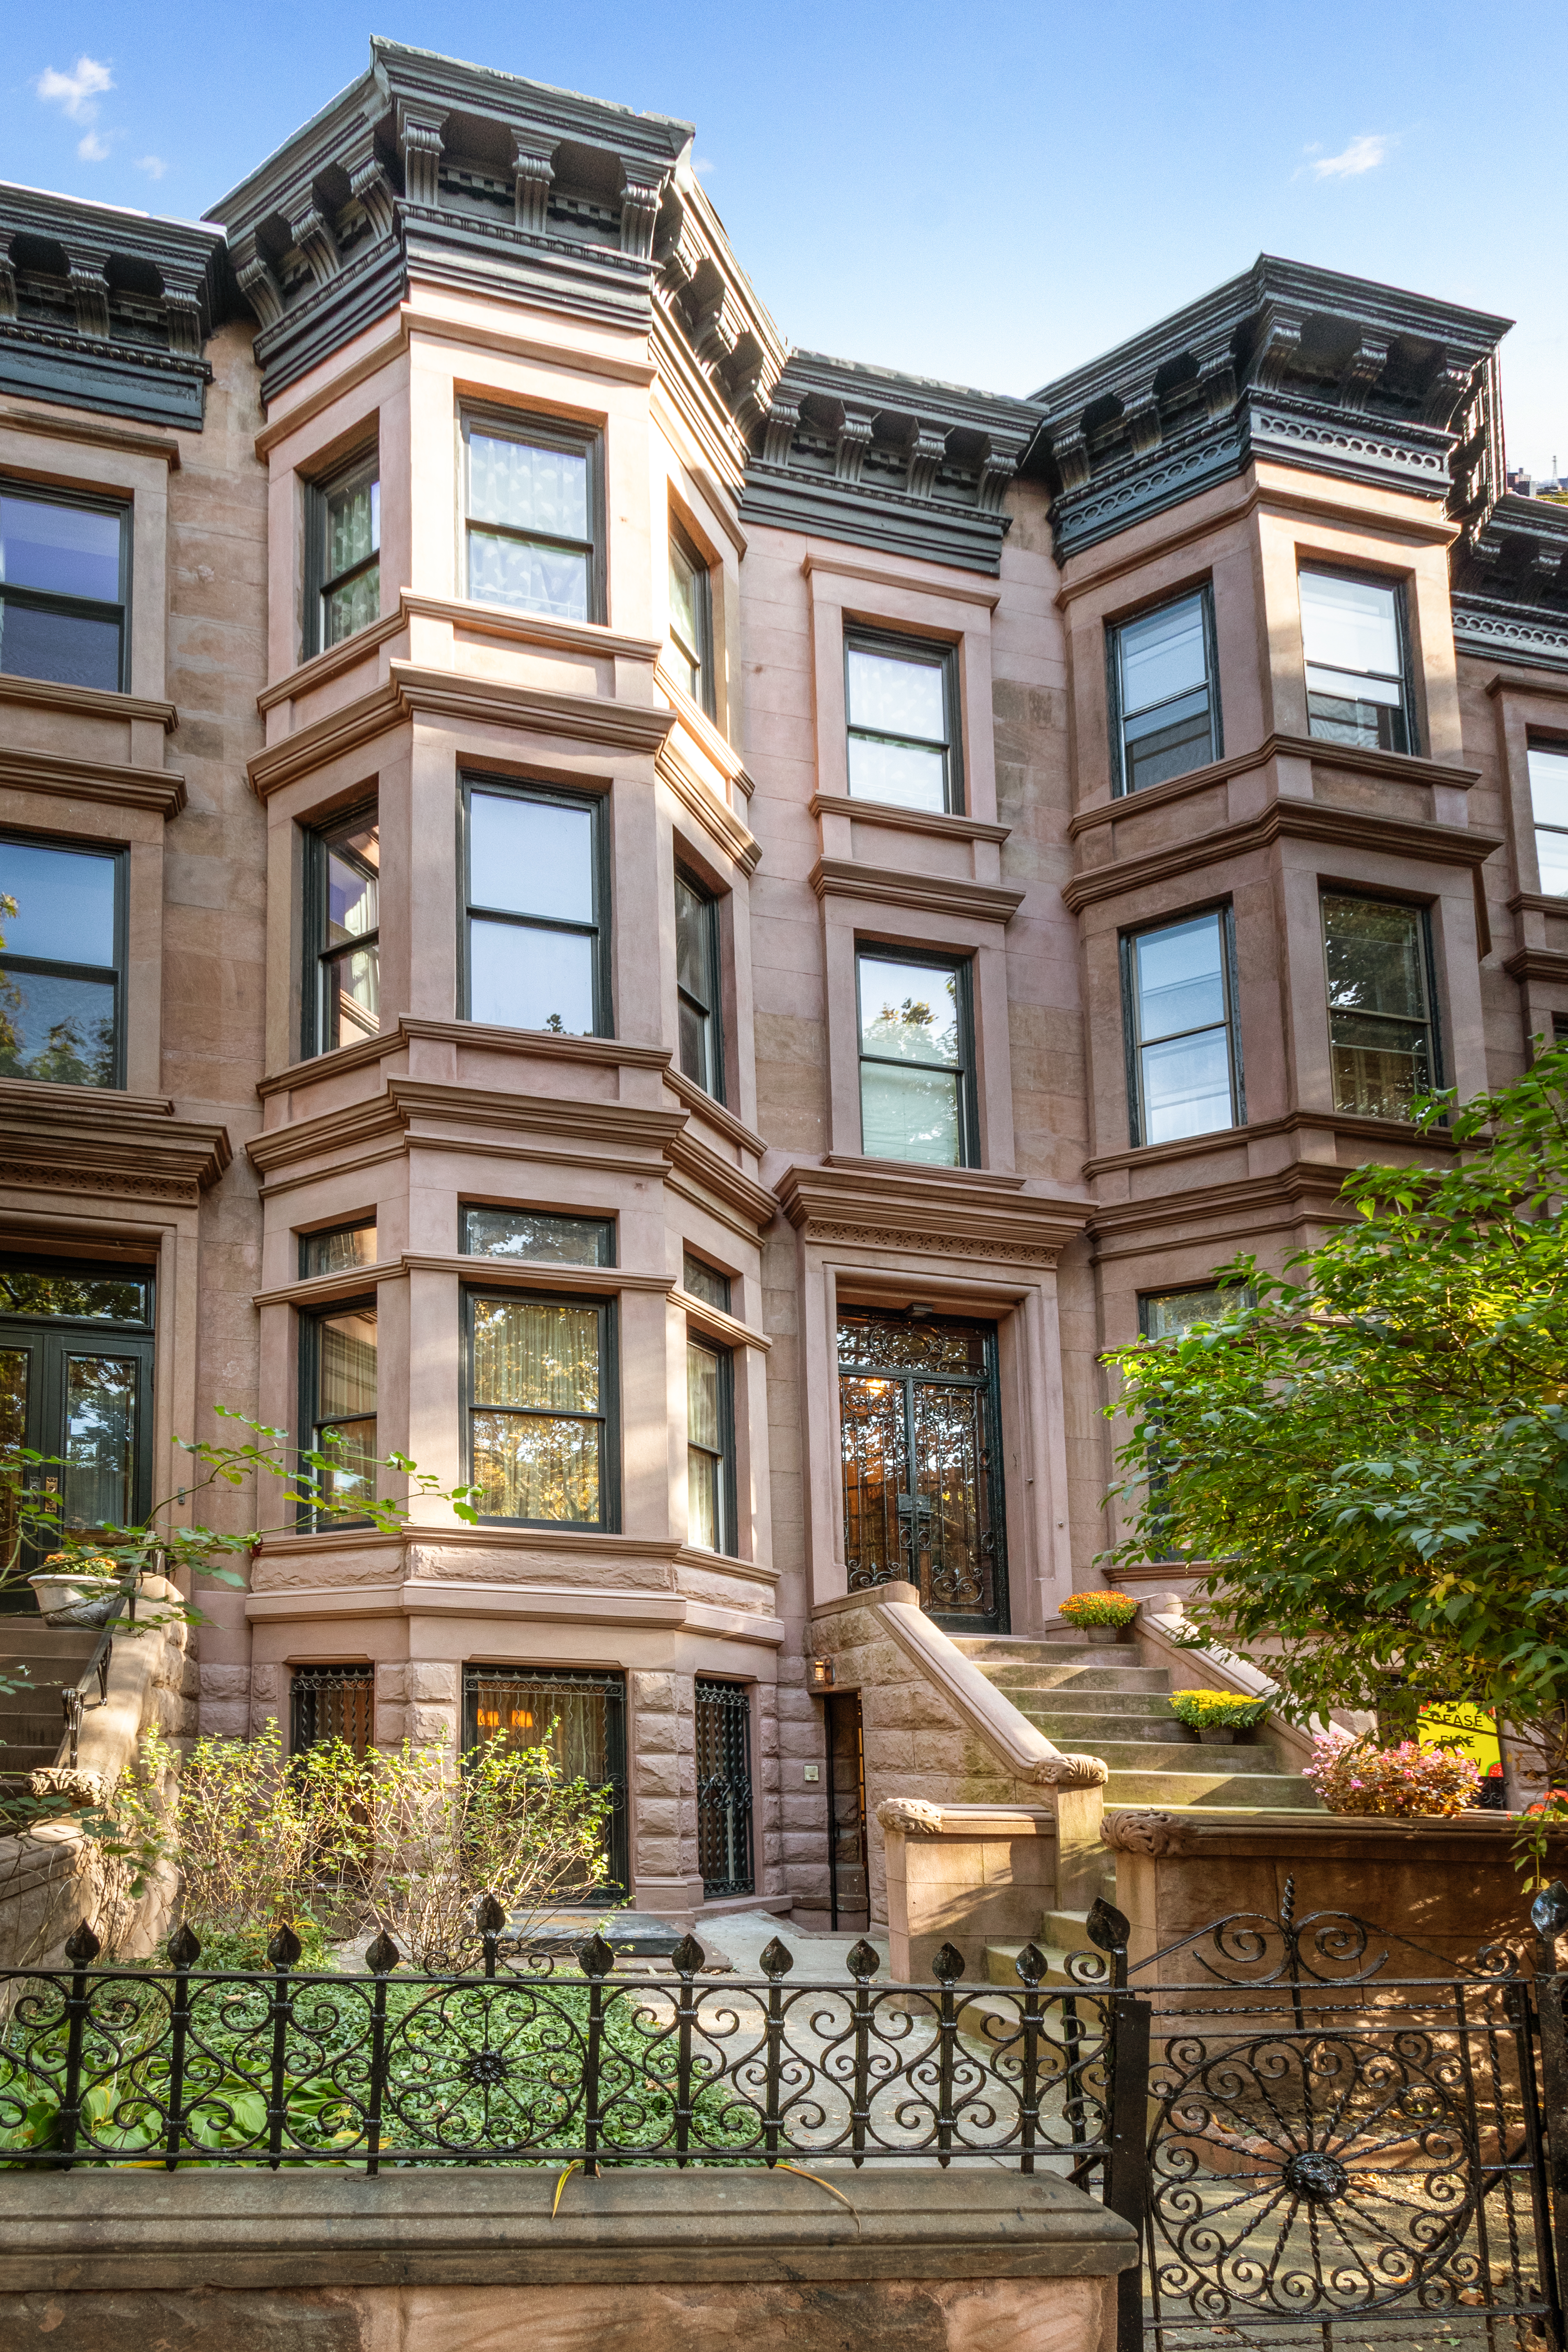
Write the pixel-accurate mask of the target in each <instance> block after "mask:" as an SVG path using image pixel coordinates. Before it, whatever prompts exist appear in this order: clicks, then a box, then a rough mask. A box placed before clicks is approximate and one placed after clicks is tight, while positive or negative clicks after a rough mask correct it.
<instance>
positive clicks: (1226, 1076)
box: [1142, 1029, 1234, 1143]
mask: <svg viewBox="0 0 1568 2352" xmlns="http://www.w3.org/2000/svg"><path fill="white" fill-rule="evenodd" d="M1142 1063H1143V1126H1144V1130H1145V1131H1144V1136H1143V1140H1144V1142H1145V1143H1174V1142H1176V1141H1177V1140H1179V1139H1180V1138H1181V1137H1182V1136H1184V1135H1212V1134H1213V1133H1214V1131H1215V1129H1216V1128H1221V1127H1229V1126H1230V1125H1231V1124H1232V1121H1233V1118H1234V1112H1233V1110H1232V1108H1231V1094H1230V1056H1229V1054H1228V1053H1227V1051H1226V1034H1225V1031H1224V1030H1223V1029H1210V1030H1205V1032H1203V1034H1200V1035H1198V1036H1196V1037H1182V1038H1177V1039H1173V1041H1172V1042H1171V1043H1169V1044H1167V1045H1145V1046H1144V1048H1143V1053H1142Z"/></svg>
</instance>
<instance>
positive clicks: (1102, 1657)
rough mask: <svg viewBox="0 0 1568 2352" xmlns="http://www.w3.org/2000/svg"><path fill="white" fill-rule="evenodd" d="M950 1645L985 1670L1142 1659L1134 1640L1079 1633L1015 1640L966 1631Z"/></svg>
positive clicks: (1097, 1663)
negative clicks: (1047, 1639) (1110, 1639)
mask: <svg viewBox="0 0 1568 2352" xmlns="http://www.w3.org/2000/svg"><path fill="white" fill-rule="evenodd" d="M953 1647H954V1648H955V1649H959V1650H962V1651H963V1654H964V1656H965V1657H966V1658H971V1659H973V1662H974V1664H976V1665H977V1666H979V1667H980V1668H981V1669H982V1670H983V1671H984V1673H986V1674H990V1673H991V1671H992V1670H993V1668H994V1667H998V1666H999V1667H1003V1668H1006V1667H1011V1666H1053V1667H1054V1666H1061V1665H1086V1664H1094V1665H1114V1664H1116V1663H1117V1661H1118V1660H1119V1659H1121V1660H1124V1661H1125V1662H1126V1664H1128V1665H1131V1666H1135V1665H1137V1664H1140V1663H1141V1661H1140V1658H1139V1653H1138V1645H1137V1643H1135V1642H1093V1641H1090V1640H1089V1636H1088V1635H1087V1634H1082V1633H1075V1634H1074V1635H1072V1637H1071V1638H1070V1639H1069V1640H1065V1641H1060V1642H1015V1641H1013V1640H1011V1639H1009V1638H1008V1637H1007V1636H1006V1635H1005V1634H991V1635H988V1636H985V1637H984V1638H982V1637H981V1636H979V1635H975V1634H965V1635H963V1637H961V1638H955V1640H954V1643H953Z"/></svg>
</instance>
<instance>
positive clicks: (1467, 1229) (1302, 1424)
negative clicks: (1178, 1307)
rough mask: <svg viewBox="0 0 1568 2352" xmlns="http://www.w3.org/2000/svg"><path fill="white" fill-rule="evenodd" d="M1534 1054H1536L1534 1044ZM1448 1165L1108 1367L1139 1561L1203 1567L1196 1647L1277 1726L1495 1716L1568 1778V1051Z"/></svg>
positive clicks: (1482, 1112)
mask: <svg viewBox="0 0 1568 2352" xmlns="http://www.w3.org/2000/svg"><path fill="white" fill-rule="evenodd" d="M1537 1042H1538V1043H1539V1041H1537ZM1445 1117H1447V1122H1448V1124H1447V1134H1448V1136H1449V1137H1450V1138H1451V1139H1452V1141H1453V1142H1454V1144H1456V1145H1457V1146H1458V1153H1457V1155H1450V1154H1448V1153H1447V1152H1445V1153H1444V1154H1443V1156H1442V1159H1441V1160H1440V1161H1439V1164H1438V1165H1437V1166H1436V1168H1430V1167H1427V1168H1422V1167H1415V1166H1412V1167H1406V1168H1391V1167H1379V1166H1370V1167H1365V1168H1362V1169H1358V1170H1357V1171H1355V1173H1354V1174H1353V1175H1352V1176H1351V1177H1349V1178H1348V1179H1347V1180H1346V1182H1345V1185H1344V1189H1343V1200H1344V1204H1345V1207H1346V1209H1347V1210H1348V1211H1349V1215H1348V1218H1347V1221H1346V1223H1344V1224H1343V1225H1342V1226H1341V1227H1340V1228H1338V1229H1337V1230H1336V1231H1334V1232H1333V1233H1331V1234H1330V1235H1329V1236H1328V1238H1327V1239H1326V1240H1324V1241H1323V1242H1321V1244H1318V1246H1317V1247H1315V1248H1313V1249H1310V1250H1308V1251H1306V1252H1304V1253H1302V1254H1301V1255H1299V1256H1298V1257H1296V1258H1294V1259H1292V1260H1291V1261H1290V1262H1289V1265H1288V1266H1287V1268H1286V1271H1285V1273H1284V1275H1283V1276H1274V1275H1270V1274H1268V1273H1266V1272H1264V1271H1263V1270H1262V1269H1261V1268H1260V1267H1259V1266H1258V1265H1257V1264H1256V1262H1255V1261H1254V1260H1253V1259H1251V1258H1250V1257H1244V1258H1239V1259H1237V1261H1236V1262H1235V1263H1234V1264H1233V1265H1229V1266H1226V1267H1225V1268H1222V1269H1221V1271H1220V1275H1219V1277H1218V1278H1219V1280H1220V1281H1221V1282H1222V1283H1223V1284H1232V1285H1236V1286H1245V1287H1246V1288H1247V1290H1248V1291H1250V1293H1251V1300H1250V1303H1237V1305H1236V1306H1235V1307H1232V1308H1231V1309H1230V1310H1229V1311H1227V1312H1226V1313H1225V1314H1224V1315H1223V1317H1221V1318H1219V1319H1217V1320H1215V1322H1213V1323H1209V1324H1199V1325H1197V1326H1195V1327H1194V1328H1191V1329H1189V1330H1187V1331H1185V1332H1184V1333H1183V1334H1181V1335H1180V1336H1179V1337H1175V1338H1171V1339H1162V1340H1159V1341H1150V1340H1142V1341H1139V1342H1138V1343H1137V1344H1135V1345H1133V1346H1131V1347H1128V1348H1123V1349H1117V1350H1116V1351H1115V1352H1114V1354H1113V1356H1112V1361H1113V1362H1114V1363H1115V1364H1116V1365H1117V1367H1118V1369H1119V1370H1120V1372H1121V1396H1120V1398H1119V1400H1118V1401H1117V1402H1116V1403H1115V1404H1114V1405H1112V1406H1110V1408H1108V1410H1109V1411H1110V1412H1112V1413H1118V1412H1121V1413H1125V1414H1126V1415H1127V1416H1128V1419H1129V1421H1130V1423H1131V1434H1130V1436H1129V1437H1128V1440H1127V1442H1126V1444H1125V1445H1124V1446H1123V1447H1122V1449H1121V1453H1120V1454H1119V1455H1118V1465H1119V1467H1120V1468H1121V1470H1122V1471H1123V1472H1124V1473H1125V1474H1126V1475H1125V1476H1124V1478H1123V1480H1122V1482H1121V1484H1120V1485H1118V1486H1115V1487H1113V1488H1112V1490H1111V1491H1112V1494H1113V1496H1119V1497H1121V1498H1122V1500H1123V1502H1124V1503H1125V1504H1126V1505H1127V1506H1128V1507H1130V1510H1131V1529H1130V1532H1129V1534H1128V1535H1127V1537H1126V1538H1125V1540H1124V1541H1122V1542H1121V1544H1120V1545H1119V1546H1118V1547H1117V1549H1116V1550H1115V1551H1114V1552H1113V1553H1112V1554H1111V1555H1110V1558H1111V1559H1112V1560H1113V1561H1117V1562H1121V1563H1123V1564H1126V1563H1130V1562H1131V1561H1133V1560H1138V1559H1148V1558H1149V1557H1151V1556H1152V1557H1154V1558H1156V1559H1158V1558H1161V1557H1164V1558H1167V1559H1169V1558H1172V1557H1173V1556H1174V1557H1179V1558H1185V1559H1191V1560H1193V1561H1194V1562H1201V1563H1204V1564H1205V1569H1206V1573H1205V1576H1204V1578H1203V1580H1202V1581H1201V1583H1200V1585H1199V1587H1198V1590H1197V1593H1196V1595H1195V1597H1194V1602H1193V1604H1192V1612H1191V1613H1192V1615H1193V1617H1194V1621H1195V1622H1196V1624H1197V1625H1198V1627H1199V1628H1200V1630H1201V1631H1202V1633H1203V1634H1204V1636H1205V1638H1206V1639H1208V1640H1210V1641H1214V1642H1217V1643H1222V1644H1224V1645H1225V1646H1226V1647H1228V1648H1232V1649H1238V1650H1244V1651H1250V1652H1252V1653H1254V1654H1258V1653H1264V1652H1266V1653H1267V1654H1268V1669H1269V1672H1270V1673H1271V1674H1272V1675H1275V1676H1276V1678H1277V1679H1278V1682H1279V1689H1280V1701H1279V1707H1280V1712H1281V1713H1282V1714H1283V1715H1285V1716H1286V1717H1287V1718H1288V1719H1291V1720H1294V1721H1296V1722H1306V1721H1307V1720H1309V1719H1310V1717H1311V1716H1313V1715H1314V1714H1320V1715H1325V1716H1326V1715H1327V1714H1328V1712H1329V1710H1330V1709H1331V1708H1335V1707H1338V1708H1377V1709H1379V1710H1380V1713H1381V1715H1382V1717H1383V1719H1384V1721H1385V1722H1386V1721H1387V1720H1388V1718H1389V1717H1390V1715H1391V1714H1392V1715H1393V1716H1394V1718H1395V1719H1403V1720H1404V1721H1405V1722H1408V1720H1409V1718H1410V1717H1411V1716H1412V1715H1413V1714H1414V1713H1415V1710H1416V1709H1417V1708H1419V1707H1421V1706H1428V1705H1435V1706H1439V1707H1440V1706H1443V1705H1444V1704H1445V1703H1447V1704H1450V1705H1452V1704H1455V1703H1458V1702H1462V1701H1467V1700H1468V1701H1472V1702H1478V1703H1479V1704H1480V1705H1482V1706H1489V1707H1491V1708H1494V1709H1495V1710H1496V1712H1497V1715H1498V1718H1499V1720H1500V1721H1502V1722H1506V1723H1508V1724H1510V1725H1512V1726H1515V1727H1519V1728H1521V1730H1523V1731H1525V1732H1526V1733H1527V1734H1528V1735H1529V1737H1530V1738H1531V1740H1532V1741H1538V1742H1539V1743H1540V1746H1541V1748H1542V1750H1543V1752H1544V1760H1545V1763H1546V1767H1547V1770H1548V1774H1549V1777H1550V1779H1551V1780H1552V1782H1553V1783H1560V1782H1563V1781H1564V1780H1568V1223H1565V1220H1564V1213H1563V1212H1564V1204H1565V1202H1568V1049H1564V1048H1559V1049H1556V1050H1554V1051H1552V1052H1550V1053H1543V1054H1542V1055H1541V1057H1540V1058H1539V1059H1538V1060H1537V1061H1536V1062H1535V1064H1534V1065H1533V1066H1532V1067H1531V1069H1529V1070H1528V1071H1526V1073H1525V1074H1524V1076H1522V1077H1521V1078H1519V1079H1517V1080H1516V1081H1515V1082H1514V1083H1513V1084H1512V1085H1511V1086H1508V1087H1502V1088H1500V1090H1499V1091H1498V1092H1496V1093H1495V1094H1492V1095H1489V1096H1480V1097H1477V1098H1476V1100H1475V1101H1473V1102H1471V1103H1470V1104H1468V1106H1467V1107H1466V1108H1464V1109H1463V1110H1459V1111H1456V1110H1455V1108H1454V1106H1453V1103H1452V1101H1451V1100H1450V1099H1448V1098H1436V1099H1432V1100H1429V1101H1427V1102H1426V1103H1424V1104H1423V1105H1422V1106H1421V1107H1420V1108H1419V1111H1418V1116H1417V1124H1418V1126H1419V1128H1420V1129H1421V1130H1422V1132H1423V1133H1424V1135H1426V1137H1428V1138H1429V1139H1431V1141H1432V1143H1434V1144H1436V1143H1438V1142H1439V1141H1440V1139H1441V1138H1442V1135H1443V1124H1442V1122H1443V1120H1444V1118H1445Z"/></svg>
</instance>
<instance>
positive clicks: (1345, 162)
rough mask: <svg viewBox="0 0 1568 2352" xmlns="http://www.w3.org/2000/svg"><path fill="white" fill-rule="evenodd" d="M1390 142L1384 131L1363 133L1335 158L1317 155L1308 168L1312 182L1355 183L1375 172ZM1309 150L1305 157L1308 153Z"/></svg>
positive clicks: (1384, 156) (1384, 158)
mask: <svg viewBox="0 0 1568 2352" xmlns="http://www.w3.org/2000/svg"><path fill="white" fill-rule="evenodd" d="M1393 144H1394V141H1393V140H1392V139H1391V138H1390V136H1389V135H1388V133H1387V131H1363V133H1362V135H1361V137H1360V138H1359V139H1352V141H1351V143H1350V145H1349V146H1348V147H1343V148H1342V149H1341V151H1340V152H1339V153H1338V154H1337V155H1320V156H1319V157H1318V158H1317V160H1316V162H1315V163H1312V164H1311V165H1310V170H1311V173H1312V177H1313V178H1314V179H1315V180H1359V179H1360V177H1361V175H1362V173H1363V172H1375V171H1376V169H1377V167H1378V165H1379V164H1380V163H1384V162H1385V161H1386V159H1387V155H1388V151H1389V149H1390V148H1391V147H1392V146H1393ZM1306 152H1307V153H1308V154H1310V153H1311V152H1312V151H1311V149H1310V147H1309V148H1308V149H1307V150H1306Z"/></svg>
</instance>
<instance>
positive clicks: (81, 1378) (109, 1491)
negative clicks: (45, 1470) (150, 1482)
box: [61, 1356, 137, 1528]
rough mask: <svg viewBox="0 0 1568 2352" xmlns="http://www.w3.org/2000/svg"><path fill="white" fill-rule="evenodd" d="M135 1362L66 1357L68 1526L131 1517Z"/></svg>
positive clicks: (115, 1521)
mask: <svg viewBox="0 0 1568 2352" xmlns="http://www.w3.org/2000/svg"><path fill="white" fill-rule="evenodd" d="M136 1369H137V1368H136V1364H135V1361H134V1360H133V1359H129V1360H125V1359H121V1358H118V1357H112V1356H68V1357H67V1358H66V1427H65V1444H64V1445H63V1447H62V1448H61V1451H62V1453H63V1454H64V1455H65V1471H64V1475H63V1477H62V1480H61V1494H62V1497H63V1501H64V1521H65V1525H66V1526H67V1527H68V1528H95V1527H102V1526H103V1525H104V1524H105V1523H106V1522H111V1523H113V1524H114V1525H116V1526H120V1527H123V1526H124V1524H125V1523H126V1521H127V1520H128V1519H129V1518H130V1517H131V1475H132V1465H133V1462H134V1457H135V1449H136Z"/></svg>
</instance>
